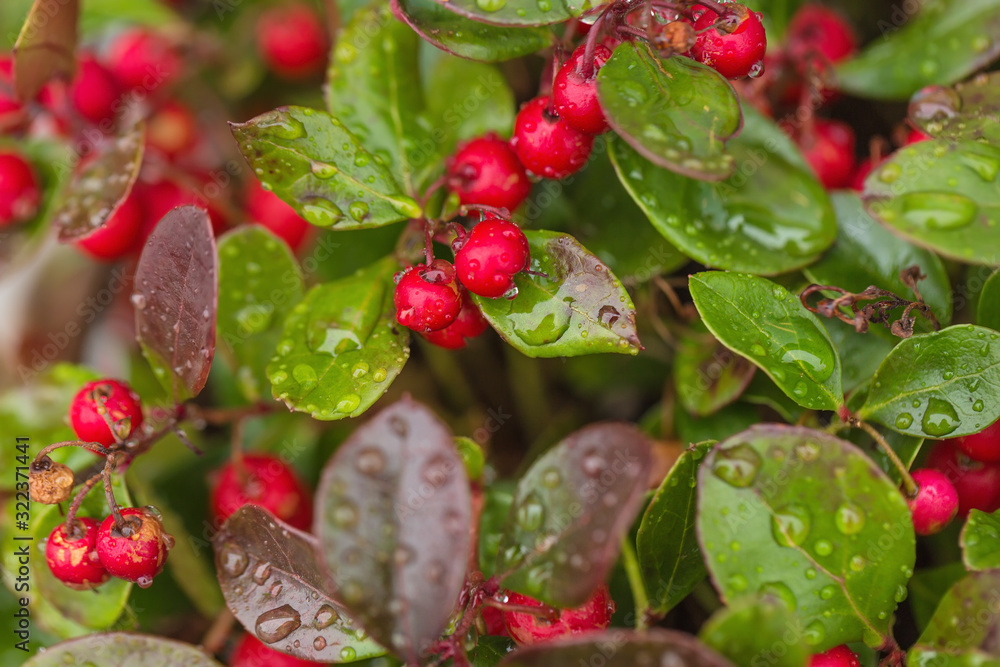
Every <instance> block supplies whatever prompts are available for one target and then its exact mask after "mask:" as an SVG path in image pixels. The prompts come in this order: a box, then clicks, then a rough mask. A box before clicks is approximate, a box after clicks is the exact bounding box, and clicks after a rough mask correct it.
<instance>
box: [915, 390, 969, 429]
mask: <svg viewBox="0 0 1000 667" xmlns="http://www.w3.org/2000/svg"><path fill="white" fill-rule="evenodd" d="M960 423H961V421H960V420H959V418H958V414H957V413H956V412H955V406H953V405H952V404H951V403H949V402H948V401H945V400H943V399H940V398H937V397H932V398H931V399H929V400H928V401H927V410H926V411H924V417H923V419H922V420H921V421H920V425H921V427H922V428H923V429H924V433H926V434H927V435H929V436H931V437H933V438H940V437H942V436H945V435H948V434H949V433H951V432H952V431H954V430H955V429H957V428H958V426H959V424H960Z"/></svg>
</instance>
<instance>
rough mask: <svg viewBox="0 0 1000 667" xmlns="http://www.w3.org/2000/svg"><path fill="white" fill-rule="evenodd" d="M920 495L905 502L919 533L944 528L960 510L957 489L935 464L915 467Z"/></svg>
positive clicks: (928, 532) (924, 533)
mask: <svg viewBox="0 0 1000 667" xmlns="http://www.w3.org/2000/svg"><path fill="white" fill-rule="evenodd" d="M912 475H913V481H914V482H916V483H917V495H915V496H914V497H913V498H908V499H907V501H906V504H907V505H909V507H910V514H912V515H913V529H914V530H915V531H916V533H917V535H933V534H934V533H938V532H941V530H943V529H944V527H945V526H947V525H948V523H949V522H950V521H951V520H952V519H953V518H955V513H956V512H958V491H956V490H955V486H954V485H953V484H952V483H951V481H949V479H948V478H947V477H946V476H945V475H944V473H941V472H939V471H937V470H934V469H933V468H924V469H921V470H914V471H913V473H912Z"/></svg>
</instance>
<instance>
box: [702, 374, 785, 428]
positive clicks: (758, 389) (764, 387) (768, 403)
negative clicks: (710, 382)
mask: <svg viewBox="0 0 1000 667" xmlns="http://www.w3.org/2000/svg"><path fill="white" fill-rule="evenodd" d="M740 400H741V401H744V402H746V403H750V404H751V405H763V406H765V407H767V408H770V409H771V410H774V411H775V412H777V413H778V414H779V415H780V416H781V418H782V419H784V420H785V421H786V422H788V423H789V424H794V423H796V422H798V421H799V419H801V418H802V414H803V413H804V412H805V410H804V409H803V408H802V407H801V406H799V404H798V403H796V402H795V401H793V400H792V399H790V398H788V396H786V395H785V392H784V391H782V390H781V389H779V388H778V385H776V384H775V383H774V380H772V379H771V378H770V377H768V376H767V375H765V374H764V373H754V376H753V380H750V384H749V385H747V388H746V390H744V392H743V394H742V395H741V396H740ZM758 421H760V419H759V417H758V418H757V419H754V422H758ZM720 440H721V438H720Z"/></svg>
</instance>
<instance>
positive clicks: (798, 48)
mask: <svg viewBox="0 0 1000 667" xmlns="http://www.w3.org/2000/svg"><path fill="white" fill-rule="evenodd" d="M787 35H788V37H787V46H786V53H787V57H788V60H789V62H791V63H794V64H795V66H796V67H797V68H798V69H799V71H805V69H806V68H807V67H808V65H809V64H810V62H811V61H816V60H818V61H819V66H820V67H822V66H824V65H829V64H833V63H839V62H840V61H842V60H846V59H848V58H850V57H851V56H853V55H854V53H855V52H856V51H857V50H858V37H857V35H856V34H855V33H854V29H853V28H852V27H851V26H850V24H848V23H847V21H845V20H844V18H843V17H841V15H840V14H838V13H837V12H835V11H834V10H832V9H828V8H826V7H824V6H822V5H816V4H808V5H803V6H802V7H801V8H800V9H799V10H798V11H797V12H796V13H795V16H793V17H792V20H791V22H790V23H789V24H788V33H787Z"/></svg>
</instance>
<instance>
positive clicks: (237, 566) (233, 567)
mask: <svg viewBox="0 0 1000 667" xmlns="http://www.w3.org/2000/svg"><path fill="white" fill-rule="evenodd" d="M219 561H220V564H221V566H222V571H223V572H224V573H225V574H226V575H228V576H230V577H238V576H240V575H241V574H243V572H244V571H245V570H246V569H247V566H248V565H249V564H250V559H249V558H248V557H247V552H246V551H244V550H243V547H241V546H240V545H238V544H236V543H235V542H226V543H225V544H224V545H223V546H222V549H221V550H220V551H219Z"/></svg>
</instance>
